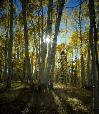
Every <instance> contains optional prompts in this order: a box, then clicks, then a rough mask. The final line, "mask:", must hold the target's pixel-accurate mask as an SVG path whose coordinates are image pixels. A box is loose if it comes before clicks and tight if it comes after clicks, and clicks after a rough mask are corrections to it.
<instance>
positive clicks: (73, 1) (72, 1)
mask: <svg viewBox="0 0 99 114" xmlns="http://www.w3.org/2000/svg"><path fill="white" fill-rule="evenodd" d="M15 1H16V6H17V13H19V12H21V10H22V7H21V4H20V2H19V0H14V2H15ZM78 4H79V0H69V1H68V3H67V4H66V6H65V7H75V6H77V5H78ZM64 10H65V9H64ZM72 10H73V9H72V8H69V9H68V15H71V13H72ZM45 11H46V13H47V9H46V7H45ZM67 24H68V26H70V25H69V23H68V20H67ZM60 28H65V26H64V25H63V24H62V23H61V26H60ZM71 34H72V30H69V28H68V32H67V34H66V38H65V37H64V38H62V35H61V34H59V35H58V37H57V43H58V44H60V43H63V42H65V43H66V42H68V38H69V37H70V36H71Z"/></svg>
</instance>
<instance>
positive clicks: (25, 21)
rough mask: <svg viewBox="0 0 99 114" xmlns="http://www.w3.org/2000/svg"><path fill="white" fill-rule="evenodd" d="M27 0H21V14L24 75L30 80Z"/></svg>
mask: <svg viewBox="0 0 99 114" xmlns="http://www.w3.org/2000/svg"><path fill="white" fill-rule="evenodd" d="M26 1H27V0H22V14H23V24H24V39H25V67H26V75H27V77H28V79H29V80H30V81H31V66H30V58H29V47H28V45H29V43H28V30H27V20H26V10H27V2H26Z"/></svg>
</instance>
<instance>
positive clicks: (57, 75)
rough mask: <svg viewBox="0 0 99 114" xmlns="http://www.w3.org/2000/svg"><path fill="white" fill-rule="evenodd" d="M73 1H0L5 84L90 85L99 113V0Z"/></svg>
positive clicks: (0, 78) (0, 68)
mask: <svg viewBox="0 0 99 114" xmlns="http://www.w3.org/2000/svg"><path fill="white" fill-rule="evenodd" d="M71 1H72V0H71ZM68 2H69V0H0V83H5V85H6V89H10V88H11V83H12V82H13V81H20V82H22V83H23V82H24V83H27V84H29V85H31V86H33V83H36V84H37V85H40V86H41V87H42V88H43V89H44V88H47V87H48V85H49V81H50V83H51V84H52V87H53V86H54V84H55V83H58V82H61V83H64V84H65V85H68V84H70V85H73V86H78V87H81V88H88V89H91V91H92V94H93V99H92V103H93V114H99V1H98V0H77V3H78V4H77V5H73V6H68ZM75 2H76V1H75ZM69 33H70V34H71V35H68V34H69ZM59 38H60V39H61V41H60V42H59V41H58V39H59Z"/></svg>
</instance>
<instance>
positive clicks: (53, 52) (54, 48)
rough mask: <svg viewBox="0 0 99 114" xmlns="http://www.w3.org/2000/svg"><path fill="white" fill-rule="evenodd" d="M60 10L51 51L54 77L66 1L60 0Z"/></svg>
mask: <svg viewBox="0 0 99 114" xmlns="http://www.w3.org/2000/svg"><path fill="white" fill-rule="evenodd" d="M58 4H59V8H58V16H57V19H56V25H55V35H54V39H53V44H52V49H51V67H50V68H51V75H52V77H54V67H55V55H56V45H57V36H58V32H59V27H60V22H61V16H62V12H63V9H64V4H65V0H59V3H58Z"/></svg>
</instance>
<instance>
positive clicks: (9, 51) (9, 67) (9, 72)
mask: <svg viewBox="0 0 99 114" xmlns="http://www.w3.org/2000/svg"><path fill="white" fill-rule="evenodd" d="M9 4H10V31H9V32H10V33H9V34H10V37H9V39H8V79H7V88H10V87H11V77H12V47H13V0H9Z"/></svg>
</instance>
